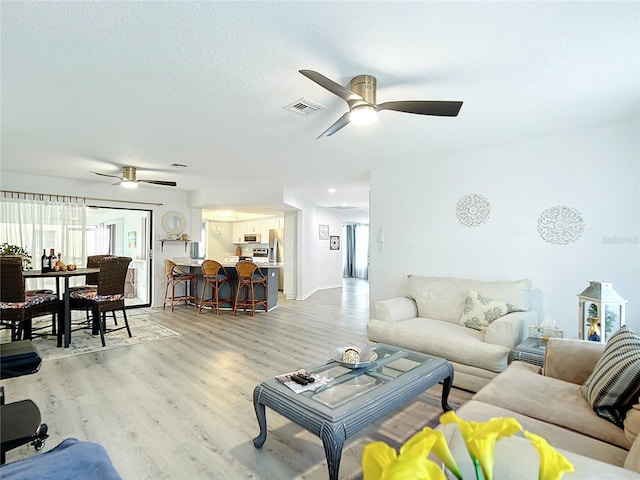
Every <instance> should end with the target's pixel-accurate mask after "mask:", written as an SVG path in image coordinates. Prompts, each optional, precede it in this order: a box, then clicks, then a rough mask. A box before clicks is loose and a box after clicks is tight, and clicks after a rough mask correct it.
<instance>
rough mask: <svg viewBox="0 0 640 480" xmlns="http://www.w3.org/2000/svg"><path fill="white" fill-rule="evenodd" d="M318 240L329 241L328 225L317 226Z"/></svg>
mask: <svg viewBox="0 0 640 480" xmlns="http://www.w3.org/2000/svg"><path fill="white" fill-rule="evenodd" d="M318 238H319V239H320V240H329V225H318Z"/></svg>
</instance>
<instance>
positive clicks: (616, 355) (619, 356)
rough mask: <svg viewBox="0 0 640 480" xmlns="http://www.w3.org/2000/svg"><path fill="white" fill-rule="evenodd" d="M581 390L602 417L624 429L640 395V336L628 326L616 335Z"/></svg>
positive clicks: (609, 342) (608, 343) (612, 337)
mask: <svg viewBox="0 0 640 480" xmlns="http://www.w3.org/2000/svg"><path fill="white" fill-rule="evenodd" d="M581 390H582V394H583V395H584V398H585V399H586V400H587V402H589V405H591V406H592V407H593V410H594V412H596V414H597V415H598V416H600V417H602V418H604V419H605V420H609V421H610V422H611V423H613V424H615V425H617V426H619V427H620V428H624V423H623V422H624V418H625V416H626V413H627V411H628V410H629V409H630V408H631V406H632V405H633V403H634V402H635V401H636V399H637V398H638V394H640V337H639V336H638V335H636V334H635V333H633V332H632V331H631V330H629V328H628V327H627V326H626V325H624V326H623V327H622V328H620V330H618V331H617V332H616V333H614V334H613V335H612V336H611V338H610V339H609V341H608V342H607V345H606V346H605V349H604V352H603V353H602V357H600V360H598V363H596V366H595V367H594V369H593V372H591V375H589V378H587V380H586V381H585V382H584V384H583V385H582V388H581Z"/></svg>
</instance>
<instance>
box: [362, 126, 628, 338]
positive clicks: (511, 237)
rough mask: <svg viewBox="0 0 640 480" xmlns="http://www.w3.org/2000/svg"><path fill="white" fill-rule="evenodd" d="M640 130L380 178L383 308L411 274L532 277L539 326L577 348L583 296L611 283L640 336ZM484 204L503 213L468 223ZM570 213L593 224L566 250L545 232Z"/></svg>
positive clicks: (377, 264)
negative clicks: (550, 220) (545, 322)
mask: <svg viewBox="0 0 640 480" xmlns="http://www.w3.org/2000/svg"><path fill="white" fill-rule="evenodd" d="M638 131H639V124H638V122H631V123H624V124H617V125H610V126H605V127H601V128H597V129H592V130H588V131H581V132H574V133H566V134H564V135H557V136H552V137H545V138H539V139H535V140H531V141H527V142H523V143H518V144H511V145H505V146H502V147H500V148H491V149H485V150H480V151H476V152H473V153H470V154H465V155H460V156H457V157H453V158H425V159H424V160H423V161H421V162H419V163H414V164H411V165H406V166H405V167H404V168H402V169H397V168H383V169H377V170H374V171H372V172H371V206H370V218H371V223H370V232H371V242H372V244H371V272H370V273H371V275H370V289H371V298H370V300H371V303H372V304H373V302H375V301H376V300H380V299H384V298H389V297H393V296H396V295H401V294H403V293H404V287H405V285H406V276H405V275H406V274H407V273H419V274H424V275H441V276H452V277H468V278H477V279H484V280H513V279H519V278H530V279H531V280H532V281H533V285H534V290H535V291H534V294H533V307H534V308H535V309H536V310H537V311H538V313H539V315H540V316H543V315H544V314H545V313H546V314H549V315H550V316H552V317H553V318H554V319H555V320H556V322H557V324H558V326H559V327H561V328H564V329H565V332H566V336H568V337H575V336H577V332H578V300H577V295H578V294H579V293H580V292H582V291H583V290H584V289H585V288H586V287H587V285H588V281H589V280H595V281H606V282H613V286H614V288H615V289H616V291H618V293H620V294H621V295H622V296H623V297H624V298H625V299H627V300H628V301H629V303H628V305H627V324H629V325H630V327H631V328H632V329H634V330H636V331H639V327H640V244H639V240H638V238H639V235H640V225H639V217H640V210H639V205H640V202H639V198H640V187H639V185H640V167H639V165H640V152H639V147H638ZM416 148H420V146H419V145H416ZM472 193H476V194H481V195H483V196H484V197H486V198H487V199H488V200H489V202H490V205H491V213H490V217H489V220H488V221H487V222H486V223H484V224H482V225H480V226H478V227H467V226H464V225H462V224H461V223H460V222H459V221H458V218H457V215H456V206H457V203H458V201H459V200H460V199H461V198H462V197H464V196H465V195H468V194H472ZM560 205H566V206H570V207H573V208H575V209H577V210H578V211H579V212H580V213H581V215H582V218H583V219H584V225H585V228H584V232H583V234H582V236H581V237H580V238H579V240H578V241H576V242H573V243H569V244H565V245H556V244H552V243H548V242H546V241H544V240H543V239H542V238H541V237H540V235H539V233H538V230H537V222H538V218H539V216H540V214H541V213H542V212H543V211H544V210H546V209H547V208H549V207H553V206H560ZM381 229H382V231H383V233H384V246H383V251H380V248H379V244H378V242H377V241H376V240H377V236H378V234H379V233H380V231H381ZM374 313H375V312H374V310H373V308H372V309H371V315H372V316H373V315H374Z"/></svg>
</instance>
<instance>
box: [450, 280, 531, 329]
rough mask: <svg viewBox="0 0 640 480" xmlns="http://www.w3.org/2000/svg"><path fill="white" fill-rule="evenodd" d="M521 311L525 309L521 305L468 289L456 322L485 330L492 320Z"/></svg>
mask: <svg viewBox="0 0 640 480" xmlns="http://www.w3.org/2000/svg"><path fill="white" fill-rule="evenodd" d="M523 311H525V310H524V309H523V308H521V307H517V306H515V305H511V304H509V303H507V302H503V301H502V300H494V299H493V298H489V297H485V296H484V295H482V294H481V293H478V292H476V291H474V290H469V294H468V296H467V299H466V300H465V302H464V308H463V309H462V313H461V314H460V319H459V320H458V323H459V324H460V325H464V326H465V327H469V328H473V329H475V330H480V331H485V330H486V329H487V328H489V325H490V324H491V323H492V322H493V321H494V320H497V319H498V318H500V317H504V316H505V315H506V314H507V313H511V312H523Z"/></svg>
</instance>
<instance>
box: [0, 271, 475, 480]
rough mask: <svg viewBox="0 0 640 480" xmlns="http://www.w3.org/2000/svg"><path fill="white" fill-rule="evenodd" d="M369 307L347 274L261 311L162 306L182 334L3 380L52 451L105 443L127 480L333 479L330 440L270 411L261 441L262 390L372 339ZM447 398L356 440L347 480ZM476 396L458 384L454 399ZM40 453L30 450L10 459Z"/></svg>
mask: <svg viewBox="0 0 640 480" xmlns="http://www.w3.org/2000/svg"><path fill="white" fill-rule="evenodd" d="M368 305H369V296H368V283H367V282H366V281H363V280H355V279H345V281H344V284H343V287H342V288H333V289H327V290H321V291H319V292H317V293H315V294H314V295H312V296H311V297H310V298H309V299H307V300H305V301H295V300H288V301H287V300H284V299H283V298H281V299H280V304H279V306H278V307H277V308H276V309H274V310H272V311H271V312H269V313H267V314H264V313H263V314H258V315H257V316H256V317H253V318H252V317H251V316H250V315H248V314H244V313H239V314H238V316H237V317H234V316H233V315H232V314H230V313H228V312H225V313H221V315H220V316H219V317H218V316H216V315H215V313H213V312H211V311H207V312H203V314H201V315H198V314H197V311H196V310H195V309H194V308H193V307H184V306H181V307H176V310H175V312H173V313H171V311H170V310H169V309H167V310H166V311H164V312H162V310H160V311H159V313H153V314H152V315H151V318H152V319H153V320H154V321H155V322H157V323H160V324H162V325H165V326H167V327H169V328H171V329H173V330H175V331H177V332H179V333H180V334H181V336H179V337H174V338H170V339H165V340H160V341H155V342H150V343H145V344H139V345H134V346H130V347H126V348H118V349H112V350H104V351H99V352H97V353H90V354H84V355H77V356H73V357H66V358H62V359H58V360H50V361H46V362H44V363H43V365H42V367H41V369H40V371H39V372H38V373H36V374H35V375H28V376H23V377H19V378H14V379H10V380H4V381H3V382H2V385H4V386H5V392H6V395H7V402H11V401H15V400H20V399H23V398H31V399H33V400H34V401H35V402H36V403H37V404H38V406H39V408H40V410H41V413H42V419H43V422H45V423H47V425H48V426H49V434H50V438H49V439H48V440H47V444H46V446H45V451H46V450H48V449H50V448H52V447H54V446H55V445H57V444H58V443H59V442H61V441H62V440H63V439H65V438H69V437H75V438H78V439H80V440H88V441H92V442H97V443H99V444H101V445H103V446H104V447H105V448H106V450H107V452H108V453H109V455H110V457H111V460H112V461H113V463H114V465H115V467H116V469H117V470H118V472H119V473H120V475H121V476H122V477H123V478H124V479H179V480H181V479H217V478H220V479H251V478H253V479H283V480H284V479H326V478H327V466H326V461H325V456H324V450H323V447H322V442H321V441H320V439H319V438H317V437H315V436H314V435H312V434H311V433H309V432H307V431H306V430H303V429H302V428H300V427H298V426H297V425H295V424H292V423H291V422H289V421H288V420H287V419H285V418H284V417H281V416H279V415H278V414H276V413H275V412H273V411H271V410H269V409H267V426H268V429H269V433H268V436H267V441H266V443H265V444H264V446H263V447H262V449H256V448H255V447H254V446H253V443H252V439H253V438H254V437H255V436H256V435H257V434H258V424H257V421H256V417H255V413H254V410H253V401H252V394H253V389H254V387H255V386H256V385H257V384H258V383H260V382H261V381H262V380H264V379H266V378H270V377H272V376H274V375H276V374H279V373H283V372H287V371H291V370H295V369H297V368H301V367H306V366H311V365H314V364H317V363H322V362H325V361H326V360H327V359H328V357H327V353H328V352H329V351H330V350H331V349H333V348H335V347H339V346H344V345H351V344H353V345H365V344H366V342H367V339H366V323H367V320H368V318H369V307H368ZM133 333H134V335H135V332H133ZM96 341H98V340H96ZM108 341H109V339H108V337H107V342H108ZM438 394H439V387H434V388H433V389H431V390H430V391H428V392H425V393H424V394H422V395H421V396H419V397H418V398H417V399H416V400H415V401H413V402H410V403H409V404H407V405H406V406H405V407H404V408H402V409H400V410H398V411H397V412H395V413H393V414H390V415H388V416H387V417H385V418H384V419H382V420H380V421H379V422H376V423H374V424H372V425H371V426H369V427H367V428H366V429H364V430H362V431H361V432H360V433H359V434H358V435H356V436H354V437H352V438H350V439H347V442H346V444H345V447H344V450H343V455H342V461H341V465H340V478H341V479H346V478H349V479H352V478H361V469H360V457H361V454H362V448H363V446H364V445H365V444H367V443H369V442H371V441H375V440H384V441H386V442H387V443H389V444H391V445H393V446H398V445H399V444H400V443H402V442H404V441H405V440H406V439H407V438H408V437H409V436H411V434H413V433H414V432H415V431H417V430H419V429H420V428H422V426H424V425H426V424H428V423H431V424H434V423H437V417H438V415H439V413H441V412H440V411H439V399H438ZM470 397H471V394H470V393H469V392H464V391H460V390H456V389H454V391H453V393H452V396H451V397H450V403H451V404H452V406H454V407H455V406H458V405H460V404H462V403H463V402H464V401H466V400H468V399H469V398H470ZM34 454H37V453H35V452H34V450H33V448H32V447H29V446H24V447H20V448H17V449H15V450H12V451H11V452H9V453H8V454H7V461H8V462H11V461H14V460H17V459H19V458H23V457H26V456H31V455H34Z"/></svg>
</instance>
